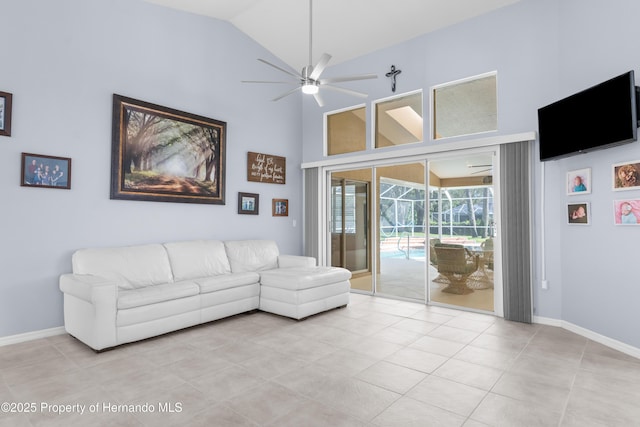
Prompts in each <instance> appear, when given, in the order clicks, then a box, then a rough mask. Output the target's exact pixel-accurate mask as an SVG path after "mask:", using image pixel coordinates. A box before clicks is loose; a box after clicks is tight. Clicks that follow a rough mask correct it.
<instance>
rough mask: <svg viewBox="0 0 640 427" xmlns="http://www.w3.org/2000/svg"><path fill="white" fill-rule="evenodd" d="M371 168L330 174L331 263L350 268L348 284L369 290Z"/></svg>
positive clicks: (371, 286) (370, 290)
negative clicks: (350, 277) (350, 276)
mask: <svg viewBox="0 0 640 427" xmlns="http://www.w3.org/2000/svg"><path fill="white" fill-rule="evenodd" d="M370 183H371V170H370V169H363V170H351V171H341V172H334V173H332V175H331V195H330V197H331V200H330V234H331V243H330V255H331V265H332V266H334V267H343V268H346V269H348V270H349V271H351V273H352V276H353V277H352V279H351V287H352V289H357V290H361V291H366V292H373V282H372V278H371V226H370V201H369V188H370Z"/></svg>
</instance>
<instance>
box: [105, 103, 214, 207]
mask: <svg viewBox="0 0 640 427" xmlns="http://www.w3.org/2000/svg"><path fill="white" fill-rule="evenodd" d="M112 133H113V134H112V152H111V199H125V200H146V201H157V202H179V203H207V204H218V205H224V204H225V198H224V197H225V156H226V134H227V124H226V122H223V121H220V120H215V119H210V118H208V117H203V116H198V115H195V114H191V113H186V112H184V111H178V110H174V109H171V108H167V107H162V106H160V105H155V104H151V103H148V102H144V101H139V100H136V99H132V98H127V97H124V96H121V95H116V94H114V95H113V130H112Z"/></svg>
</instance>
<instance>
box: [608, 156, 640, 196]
mask: <svg viewBox="0 0 640 427" xmlns="http://www.w3.org/2000/svg"><path fill="white" fill-rule="evenodd" d="M611 172H612V175H613V190H614V191H620V190H638V189H640V160H633V161H631V162H626V163H616V164H614V165H613V166H612V168H611Z"/></svg>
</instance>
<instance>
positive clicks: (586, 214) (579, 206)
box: [567, 202, 591, 225]
mask: <svg viewBox="0 0 640 427" xmlns="http://www.w3.org/2000/svg"><path fill="white" fill-rule="evenodd" d="M590 215H591V209H589V202H581V203H569V204H568V205H567V217H568V220H569V224H580V225H587V224H589V220H590Z"/></svg>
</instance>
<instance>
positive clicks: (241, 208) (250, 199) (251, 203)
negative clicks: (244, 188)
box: [238, 193, 260, 215]
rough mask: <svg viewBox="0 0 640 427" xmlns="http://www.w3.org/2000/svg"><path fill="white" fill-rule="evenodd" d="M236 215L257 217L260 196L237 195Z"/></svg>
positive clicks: (254, 194) (249, 194)
mask: <svg viewBox="0 0 640 427" xmlns="http://www.w3.org/2000/svg"><path fill="white" fill-rule="evenodd" d="M238 213H239V214H243V215H258V214H259V213H260V195H259V194H256V193H238Z"/></svg>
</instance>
